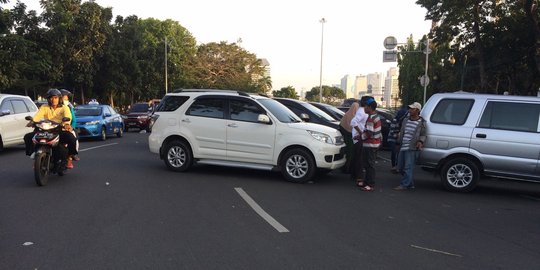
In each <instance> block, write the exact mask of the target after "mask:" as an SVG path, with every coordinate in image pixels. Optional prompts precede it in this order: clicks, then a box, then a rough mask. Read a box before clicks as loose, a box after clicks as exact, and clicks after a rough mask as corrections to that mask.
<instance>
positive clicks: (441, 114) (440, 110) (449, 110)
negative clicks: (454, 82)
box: [430, 99, 474, 125]
mask: <svg viewBox="0 0 540 270" xmlns="http://www.w3.org/2000/svg"><path fill="white" fill-rule="evenodd" d="M473 104H474V99H442V100H441V101H440V102H439V104H437V106H436V107H435V110H433V113H432V114H431V118H430V120H431V122H433V123H439V124H448V125H463V124H465V121H466V120H467V117H468V116H469V113H470V112H471V108H472V106H473Z"/></svg>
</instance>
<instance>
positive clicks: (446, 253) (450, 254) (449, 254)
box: [411, 245, 463, 257]
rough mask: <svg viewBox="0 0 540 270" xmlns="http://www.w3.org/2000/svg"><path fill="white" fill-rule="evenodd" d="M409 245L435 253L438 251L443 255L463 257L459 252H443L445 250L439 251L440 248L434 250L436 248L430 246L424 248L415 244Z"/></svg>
mask: <svg viewBox="0 0 540 270" xmlns="http://www.w3.org/2000/svg"><path fill="white" fill-rule="evenodd" d="M411 247H413V248H417V249H423V250H427V251H431V252H435V253H440V254H444V255H448V256H454V257H463V256H461V255H459V254H453V253H449V252H445V251H441V250H436V249H431V248H425V247H420V246H415V245H411Z"/></svg>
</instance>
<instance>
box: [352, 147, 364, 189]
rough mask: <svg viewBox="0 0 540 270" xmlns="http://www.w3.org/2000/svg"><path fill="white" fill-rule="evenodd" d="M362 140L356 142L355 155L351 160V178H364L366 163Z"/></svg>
mask: <svg viewBox="0 0 540 270" xmlns="http://www.w3.org/2000/svg"><path fill="white" fill-rule="evenodd" d="M362 148H363V147H362V142H357V143H355V144H354V155H353V158H352V161H351V178H352V179H354V180H360V179H364V164H363V163H362Z"/></svg>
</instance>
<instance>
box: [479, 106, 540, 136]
mask: <svg viewBox="0 0 540 270" xmlns="http://www.w3.org/2000/svg"><path fill="white" fill-rule="evenodd" d="M517 108H519V109H517ZM539 120H540V105H539V104H531V103H517V102H497V101H489V102H488V104H487V106H486V109H485V110H484V112H483V114H482V118H481V119H480V123H479V124H478V127H481V128H493V129H504V130H515V131H528V132H539V131H540V127H539V125H540V121H539Z"/></svg>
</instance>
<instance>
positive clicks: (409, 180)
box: [394, 102, 426, 190]
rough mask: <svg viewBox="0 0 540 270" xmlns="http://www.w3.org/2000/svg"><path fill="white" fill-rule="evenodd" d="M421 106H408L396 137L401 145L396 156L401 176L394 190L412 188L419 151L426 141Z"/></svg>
mask: <svg viewBox="0 0 540 270" xmlns="http://www.w3.org/2000/svg"><path fill="white" fill-rule="evenodd" d="M421 109H422V105H420V103H418V102H414V103H413V104H411V105H409V117H408V118H405V119H404V120H403V123H402V124H401V130H400V132H399V136H398V142H400V144H401V148H400V150H399V155H398V168H399V170H400V171H401V174H402V175H403V176H402V178H401V182H400V184H399V186H397V187H395V188H394V190H407V189H412V188H414V182H413V170H414V166H415V164H416V158H417V157H418V154H419V151H420V150H422V148H423V147H424V141H425V140H426V127H425V121H424V119H423V118H422V117H420V110H421Z"/></svg>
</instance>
